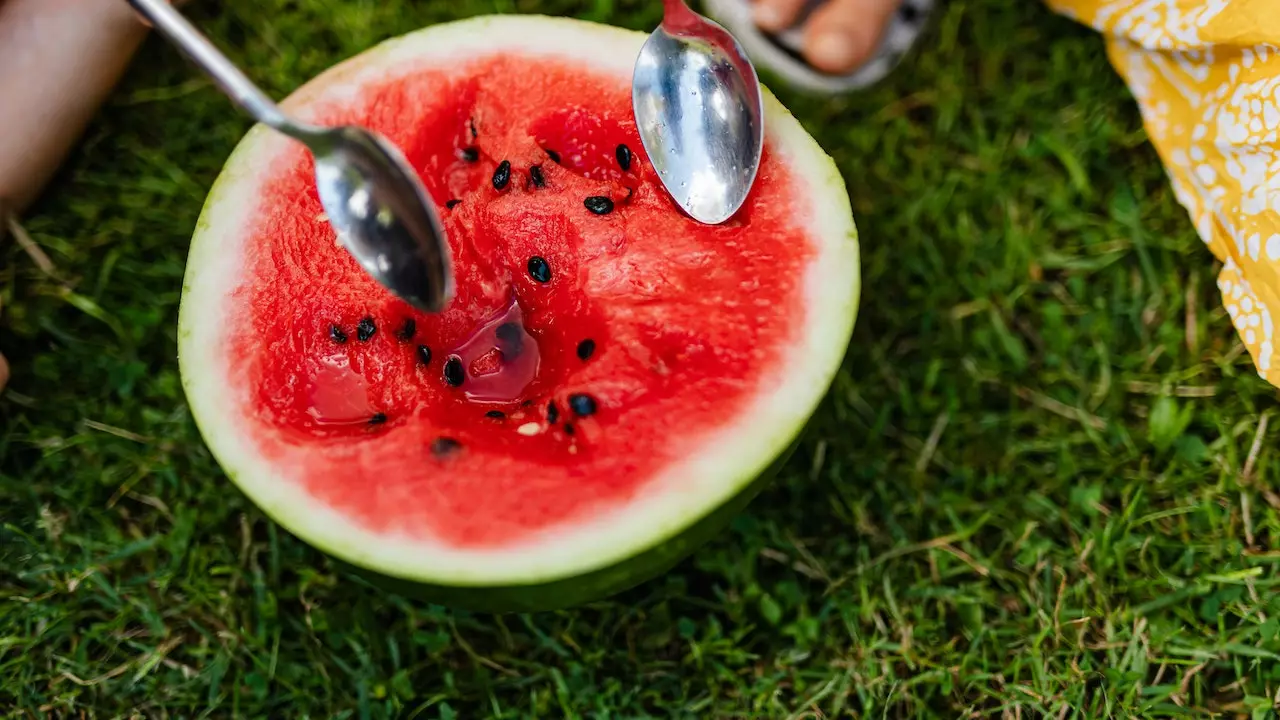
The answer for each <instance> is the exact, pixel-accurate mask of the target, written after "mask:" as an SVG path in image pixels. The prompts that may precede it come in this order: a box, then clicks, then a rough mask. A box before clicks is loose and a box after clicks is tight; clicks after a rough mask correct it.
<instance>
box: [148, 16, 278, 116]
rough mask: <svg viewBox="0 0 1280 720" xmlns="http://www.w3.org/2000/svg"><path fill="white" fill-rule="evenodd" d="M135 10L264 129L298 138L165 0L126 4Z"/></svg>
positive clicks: (272, 105)
mask: <svg viewBox="0 0 1280 720" xmlns="http://www.w3.org/2000/svg"><path fill="white" fill-rule="evenodd" d="M127 1H128V3H129V4H130V5H132V6H133V8H134V10H137V11H138V13H139V14H141V15H142V16H143V17H145V18H146V19H147V20H148V21H150V22H151V24H152V25H154V26H155V28H156V29H157V30H159V31H160V32H161V33H162V34H163V35H164V36H165V37H166V38H168V40H169V41H170V42H172V43H173V44H174V45H176V46H177V47H178V48H179V49H180V50H182V51H183V53H185V54H186V55H187V57H189V58H191V60H192V61H193V62H194V63H195V64H196V65H199V66H200V69H202V70H204V71H205V72H206V73H208V74H209V76H210V77H212V78H213V81H214V82H215V83H217V85H218V87H220V88H221V89H222V91H223V92H224V93H226V94H227V96H228V97H230V98H231V99H232V100H233V101H235V103H236V104H237V105H239V106H240V107H241V108H243V109H244V110H245V111H246V112H248V113H249V114H250V115H252V116H253V118H254V119H255V120H257V121H259V122H261V123H263V124H264V125H268V126H270V127H273V128H275V129H277V130H279V131H281V132H283V133H285V134H286V135H291V136H295V137H296V136H297V134H298V129H297V128H296V127H295V125H294V123H292V122H291V121H290V120H289V119H288V118H287V117H285V115H284V113H283V112H281V111H280V108H279V107H277V106H276V104H275V103H274V102H272V101H271V98H269V97H267V96H266V95H265V94H264V93H263V92H262V91H261V90H259V89H258V87H257V86H256V85H254V84H253V83H252V82H251V81H250V80H249V78H247V77H245V75H244V73H242V72H240V70H239V68H237V67H236V66H235V65H234V64H233V63H232V62H231V61H230V60H228V59H227V56H226V55H223V54H222V53H221V52H220V51H219V50H218V49H217V48H216V47H214V46H213V43H211V42H209V39H208V38H206V37H205V36H204V35H203V34H202V33H201V32H200V31H199V30H197V29H196V28H195V26H194V25H192V24H191V23H190V22H188V21H187V19H186V18H185V17H183V16H182V13H180V12H178V11H177V10H176V9H174V7H173V6H172V5H170V4H169V2H168V0H127Z"/></svg>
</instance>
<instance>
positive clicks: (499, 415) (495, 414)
mask: <svg viewBox="0 0 1280 720" xmlns="http://www.w3.org/2000/svg"><path fill="white" fill-rule="evenodd" d="M484 416H485V417H487V418H493V419H494V420H505V419H506V417H507V414H506V413H504V412H502V411H501V410H490V411H489V412H487V413H485V414H484Z"/></svg>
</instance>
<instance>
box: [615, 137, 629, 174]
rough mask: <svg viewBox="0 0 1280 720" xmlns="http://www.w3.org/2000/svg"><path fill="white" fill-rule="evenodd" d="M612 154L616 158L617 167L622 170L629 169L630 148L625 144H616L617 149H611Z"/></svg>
mask: <svg viewBox="0 0 1280 720" xmlns="http://www.w3.org/2000/svg"><path fill="white" fill-rule="evenodd" d="M613 154H614V156H615V157H617V158H618V167H620V168H622V169H623V170H624V171H625V170H630V169H631V148H629V147H627V146H626V144H622V145H619V146H618V149H617V150H614V151H613Z"/></svg>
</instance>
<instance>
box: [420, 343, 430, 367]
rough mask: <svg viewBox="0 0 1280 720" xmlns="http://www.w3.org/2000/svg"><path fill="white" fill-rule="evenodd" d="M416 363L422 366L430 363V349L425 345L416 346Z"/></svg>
mask: <svg viewBox="0 0 1280 720" xmlns="http://www.w3.org/2000/svg"><path fill="white" fill-rule="evenodd" d="M418 362H421V363H422V364H423V365H427V364H430V363H431V348H429V347H427V346H426V345H419V346H418Z"/></svg>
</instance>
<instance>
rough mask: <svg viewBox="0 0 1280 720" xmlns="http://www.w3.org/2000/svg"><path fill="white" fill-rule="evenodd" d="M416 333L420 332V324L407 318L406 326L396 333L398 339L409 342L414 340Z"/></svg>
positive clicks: (405, 320)
mask: <svg viewBox="0 0 1280 720" xmlns="http://www.w3.org/2000/svg"><path fill="white" fill-rule="evenodd" d="M416 332H418V323H417V322H416V321H415V320H414V319H413V318H405V319H404V325H403V326H402V327H401V328H400V330H399V331H397V332H396V337H398V338H400V339H401V340H405V341H409V340H412V339H413V335H414V333H416Z"/></svg>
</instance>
